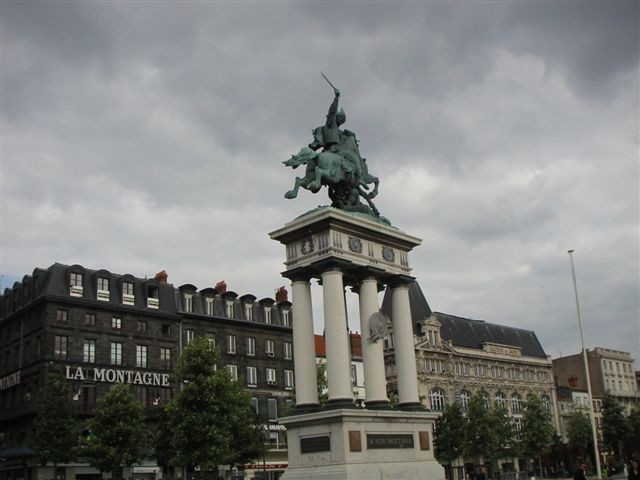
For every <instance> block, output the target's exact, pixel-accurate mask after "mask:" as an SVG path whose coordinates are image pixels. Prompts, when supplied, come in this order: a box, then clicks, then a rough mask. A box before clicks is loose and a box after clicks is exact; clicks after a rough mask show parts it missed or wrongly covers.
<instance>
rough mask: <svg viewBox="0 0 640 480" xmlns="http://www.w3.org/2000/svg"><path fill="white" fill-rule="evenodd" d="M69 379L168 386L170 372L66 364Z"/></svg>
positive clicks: (66, 374)
mask: <svg viewBox="0 0 640 480" xmlns="http://www.w3.org/2000/svg"><path fill="white" fill-rule="evenodd" d="M65 376H66V377H67V380H81V381H85V380H88V381H93V382H105V383H131V384H133V385H148V386H155V387H168V386H169V374H168V373H157V372H136V371H135V370H119V369H115V368H82V367H72V366H71V365H66V366H65Z"/></svg>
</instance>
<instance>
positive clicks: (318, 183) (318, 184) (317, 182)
mask: <svg viewBox="0 0 640 480" xmlns="http://www.w3.org/2000/svg"><path fill="white" fill-rule="evenodd" d="M325 174H326V171H325V170H323V169H322V168H320V167H317V168H316V171H315V175H314V178H313V180H312V181H311V182H309V185H308V187H307V188H308V189H309V190H310V191H311V192H313V193H318V192H319V191H320V189H321V188H322V177H323V175H325Z"/></svg>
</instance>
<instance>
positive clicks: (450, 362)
mask: <svg viewBox="0 0 640 480" xmlns="http://www.w3.org/2000/svg"><path fill="white" fill-rule="evenodd" d="M409 299H410V304H411V317H412V320H413V327H414V339H415V354H416V363H417V368H418V386H419V390H420V397H421V399H422V403H423V405H424V406H425V407H426V408H428V409H429V410H431V411H442V410H443V409H444V407H445V405H446V404H448V403H452V402H457V403H459V404H460V406H461V407H462V410H463V411H465V410H466V409H467V407H468V403H469V399H470V398H471V396H472V395H473V394H475V393H476V392H481V393H482V394H483V395H484V396H485V398H486V399H487V402H496V403H498V404H500V405H503V406H504V407H506V408H507V409H508V411H509V413H510V415H511V417H512V418H513V423H514V426H515V429H516V432H518V433H519V432H520V430H521V426H522V423H521V422H522V413H523V412H522V408H523V403H524V401H525V400H526V397H527V395H529V394H534V395H536V396H537V397H539V398H540V399H541V400H542V402H543V404H544V406H545V408H546V409H547V410H548V411H549V412H550V414H551V416H552V418H553V422H554V426H555V427H556V430H557V429H558V413H557V409H556V404H557V402H556V393H555V387H554V383H553V376H552V373H551V366H552V365H551V360H550V359H549V357H547V355H546V354H545V352H544V350H543V348H542V346H541V345H540V342H539V341H538V338H537V337H536V334H535V333H534V332H533V331H530V330H523V329H520V328H514V327H509V326H505V325H496V324H492V323H488V322H485V321H482V320H473V319H469V318H462V317H457V316H454V315H449V314H445V313H440V312H432V311H431V308H430V307H429V304H428V302H427V300H426V298H425V296H424V294H423V292H422V290H421V289H420V286H419V285H418V283H417V282H414V283H413V284H411V286H410V288H409ZM382 311H383V312H384V313H385V314H387V315H388V314H389V313H390V310H389V293H388V292H386V293H385V296H384V299H383V302H382ZM386 352H387V376H388V378H389V384H390V385H391V388H393V384H394V381H395V365H394V362H393V335H390V336H389V338H388V339H387V341H386ZM502 467H503V469H506V470H510V469H511V470H513V469H518V470H521V469H524V465H523V463H522V460H521V461H520V463H519V464H518V463H516V459H505V460H504V463H503V465H502ZM461 474H462V472H461V471H460V472H458V473H457V475H461Z"/></svg>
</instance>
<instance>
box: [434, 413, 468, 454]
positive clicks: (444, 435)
mask: <svg viewBox="0 0 640 480" xmlns="http://www.w3.org/2000/svg"><path fill="white" fill-rule="evenodd" d="M465 430H466V420H465V418H464V415H463V414H462V410H461V408H460V406H459V405H458V404H457V403H453V404H450V405H447V406H446V407H445V409H444V411H443V412H442V415H441V416H440V417H439V418H438V419H437V420H436V425H435V430H434V432H433V435H434V438H433V441H434V454H435V456H436V460H438V462H440V463H442V464H445V465H446V464H451V463H452V462H453V461H454V460H455V459H456V458H458V457H459V456H460V455H461V454H462V442H461V441H460V439H461V438H464V433H465Z"/></svg>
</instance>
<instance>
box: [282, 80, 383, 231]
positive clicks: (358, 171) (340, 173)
mask: <svg viewBox="0 0 640 480" xmlns="http://www.w3.org/2000/svg"><path fill="white" fill-rule="evenodd" d="M322 76H323V77H324V74H323V75H322ZM324 78H325V80H327V82H328V83H329V85H331V87H332V88H333V92H334V98H333V102H332V103H331V106H330V107H329V113H327V119H326V122H325V124H324V125H321V126H319V127H317V128H315V129H313V142H311V143H310V144H309V146H308V147H303V148H302V149H301V150H300V152H299V153H298V154H297V155H292V156H291V158H290V159H289V160H285V161H284V162H283V163H284V164H285V165H287V166H289V167H293V168H297V167H298V166H300V165H306V166H307V169H306V172H305V176H304V177H302V178H301V177H296V182H295V185H294V187H293V189H292V190H289V191H288V192H287V193H285V195H284V196H285V198H296V196H297V195H298V190H299V188H300V187H302V188H304V189H306V190H309V191H311V192H312V193H317V192H318V191H320V188H322V186H323V185H326V186H327V187H328V189H329V198H330V199H331V201H332V203H331V206H332V207H336V208H339V209H341V210H346V211H350V212H360V213H365V214H369V215H371V216H372V217H374V219H375V220H378V221H382V222H384V223H387V224H388V223H389V221H388V220H387V219H385V218H384V217H381V216H380V212H379V211H378V209H377V208H376V206H375V205H374V204H373V202H372V199H373V198H374V197H375V196H376V195H377V194H378V184H379V180H378V177H376V176H374V175H371V174H370V173H369V169H368V168H367V162H366V160H365V159H364V158H362V157H361V156H360V150H359V149H358V140H357V139H356V135H355V133H353V132H351V131H349V130H346V129H345V130H341V129H340V126H341V125H342V124H343V123H344V122H345V121H346V115H345V113H344V110H342V109H340V111H338V101H339V98H340V90H338V89H337V88H335V87H334V86H333V85H332V84H331V82H329V80H328V79H327V77H324ZM321 148H322V151H321V152H320V153H318V152H317V150H319V149H321ZM370 184H373V185H374V187H373V190H371V192H367V190H369V188H370V187H369V185H370ZM360 198H363V199H364V200H365V201H366V202H367V205H365V204H363V203H362V202H361V201H360Z"/></svg>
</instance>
